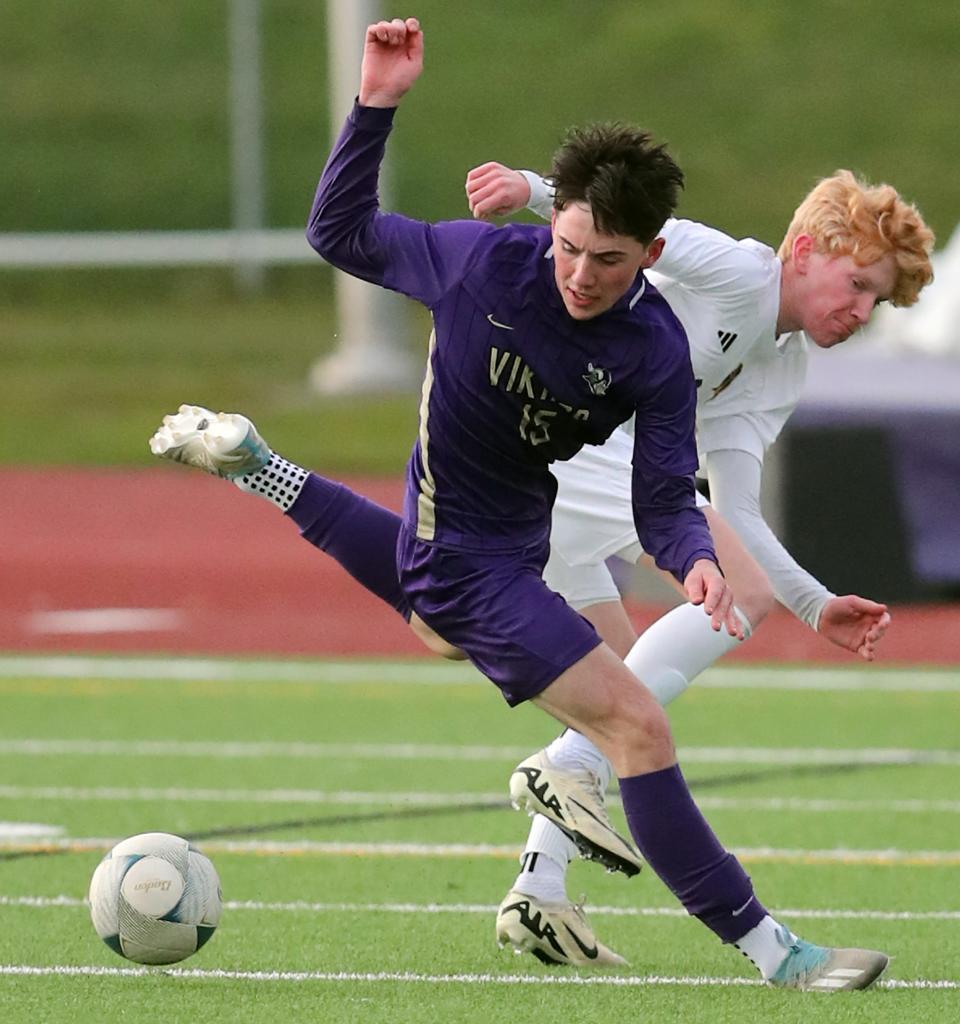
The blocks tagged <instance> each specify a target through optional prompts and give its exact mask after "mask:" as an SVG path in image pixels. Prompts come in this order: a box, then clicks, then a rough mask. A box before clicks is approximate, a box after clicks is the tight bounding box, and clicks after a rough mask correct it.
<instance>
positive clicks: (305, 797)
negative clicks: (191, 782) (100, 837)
mask: <svg viewBox="0 0 960 1024" xmlns="http://www.w3.org/2000/svg"><path fill="white" fill-rule="evenodd" d="M0 800H66V801H71V802H72V801H101V802H103V803H113V802H121V801H122V802H127V801H137V800H143V801H149V802H150V803H156V802H160V801H165V802H168V803H213V804H219V803H250V804H333V805H337V806H345V807H365V806H374V807H396V806H405V807H469V806H471V805H474V804H478V805H483V806H486V805H489V804H496V803H502V804H503V806H504V808H505V809H506V808H508V807H509V801H508V798H507V796H506V794H505V793H436V792H392V791H387V790H382V791H374V792H368V791H361V792H354V791H350V790H322V789H202V788H201V789H187V788H182V787H151V786H92V787H81V786H0ZM697 804H698V806H699V807H701V808H702V809H704V810H710V811H772V812H777V811H789V812H799V813H810V814H827V813H842V814H851V813H863V814H877V813H900V814H960V800H831V799H824V798H820V799H814V800H809V799H804V798H801V797H725V796H701V797H698V799H697ZM5 825H9V828H5ZM33 827H34V828H36V827H38V826H33ZM13 829H14V826H13V824H11V823H4V822H2V821H0V837H2V836H3V835H4V833H5V831H6V832H9V831H10V830H13ZM37 834H42V833H37Z"/></svg>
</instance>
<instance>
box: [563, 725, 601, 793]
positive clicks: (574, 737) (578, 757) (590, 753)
mask: <svg viewBox="0 0 960 1024" xmlns="http://www.w3.org/2000/svg"><path fill="white" fill-rule="evenodd" d="M547 756H548V757H549V758H550V760H551V761H552V762H553V763H554V764H555V765H556V766H557V767H558V768H572V769H574V770H583V769H586V770H587V771H588V772H591V773H592V774H593V775H596V776H597V777H598V778H599V779H600V788H601V790H602V791H603V792H606V790H607V786H609V785H610V779H611V778H612V777H613V769H612V768H611V766H610V762H609V761H608V760H607V759H606V758H605V757H604V756H603V754H601V753H600V751H599V750H598V749H597V747H595V746H594V745H593V744H592V743H591V742H590V741H589V740H588V739H587V738H586V736H581V735H580V733H578V732H576V730H574V729H564V731H563V732H562V733H560V735H559V736H558V737H557V738H556V739H555V740H554V741H553V742H552V743H550V744H549V746H548V747H547Z"/></svg>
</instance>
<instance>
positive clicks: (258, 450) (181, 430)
mask: <svg viewBox="0 0 960 1024" xmlns="http://www.w3.org/2000/svg"><path fill="white" fill-rule="evenodd" d="M150 451H152V452H153V454H154V455H158V456H159V457H160V458H161V459H172V460H173V461H174V462H183V463H185V464H186V465H188V466H196V467H197V468H198V469H202V470H204V471H205V472H207V473H212V474H213V475H214V476H222V477H226V478H227V479H228V480H233V479H235V478H236V477H240V476H247V475H249V474H250V473H256V472H257V471H258V470H260V469H263V467H264V466H266V464H267V463H268V462H269V461H270V449H269V448H268V447H267V444H266V443H265V442H264V440H263V438H262V437H261V436H260V435H259V434H258V433H257V428H256V427H255V426H254V425H253V424H252V423H251V422H250V420H248V419H247V418H246V416H241V415H240V414H239V413H236V412H217V413H214V412H211V411H210V410H209V409H204V408H203V407H202V406H199V405H181V406H180V408H179V410H178V411H177V412H176V413H174V414H173V415H171V416H164V417H163V423H162V424H161V426H160V428H159V429H158V430H157V432H156V433H155V434H154V435H153V437H151V438H150Z"/></svg>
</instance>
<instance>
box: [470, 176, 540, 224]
mask: <svg viewBox="0 0 960 1024" xmlns="http://www.w3.org/2000/svg"><path fill="white" fill-rule="evenodd" d="M464 187H465V189H466V193H467V203H468V205H469V206H470V212H471V213H472V214H473V216H474V217H475V218H476V219H477V220H489V219H490V218H491V217H505V216H507V214H510V213H516V212H517V210H522V209H523V208H524V207H525V206H526V205H527V203H528V202H529V201H530V184H529V182H528V181H527V179H526V178H525V177H524V176H523V175H522V174H521V173H520V171H515V170H513V168H511V167H506V166H505V165H504V164H498V163H497V162H496V161H490V162H489V163H485V164H481V165H480V166H479V167H474V168H473V170H471V171H468V172H467V181H466V185H465V186H464Z"/></svg>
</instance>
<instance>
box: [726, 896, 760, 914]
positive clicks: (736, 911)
mask: <svg viewBox="0 0 960 1024" xmlns="http://www.w3.org/2000/svg"><path fill="white" fill-rule="evenodd" d="M753 900H754V897H753V896H751V897H750V899H748V900H747V902H746V903H744V905H743V906H742V907H740V908H739V909H737V910H731V911H730V916H731V917H739V916H740V915H741V914H742V913H743V912H744V911H745V910H746V909H747V907H749V906H750V904H751V903H753Z"/></svg>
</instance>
